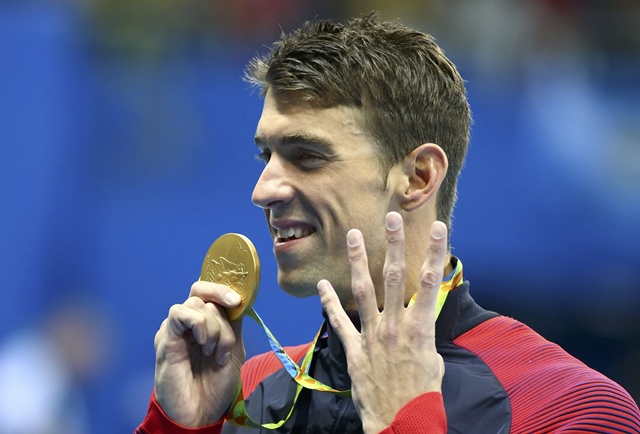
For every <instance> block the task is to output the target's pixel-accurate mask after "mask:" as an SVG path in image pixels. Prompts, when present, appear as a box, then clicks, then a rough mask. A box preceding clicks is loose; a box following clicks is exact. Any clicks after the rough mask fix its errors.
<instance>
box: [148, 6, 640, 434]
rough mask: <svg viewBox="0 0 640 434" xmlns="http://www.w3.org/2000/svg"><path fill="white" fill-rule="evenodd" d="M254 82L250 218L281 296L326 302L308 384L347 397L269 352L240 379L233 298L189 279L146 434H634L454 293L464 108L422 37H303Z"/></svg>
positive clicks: (634, 424)
mask: <svg viewBox="0 0 640 434" xmlns="http://www.w3.org/2000/svg"><path fill="white" fill-rule="evenodd" d="M248 74H249V77H250V80H251V81H252V82H253V83H255V84H257V85H259V86H260V87H261V88H262V91H263V94H264V109H263V112H262V116H261V118H260V121H259V123H258V127H257V131H256V144H257V146H258V148H259V149H260V157H261V158H262V159H263V160H264V161H265V168H264V170H263V172H262V175H261V176H260V179H259V180H258V182H257V184H256V186H255V190H254V192H253V201H254V203H255V204H256V205H258V206H260V207H262V208H263V209H264V210H265V213H266V216H267V219H268V221H269V228H270V231H271V234H272V236H273V240H274V253H275V256H276V259H277V263H278V283H279V285H280V286H281V287H282V289H284V290H285V291H286V292H288V293H290V294H291V295H294V296H296V297H306V296H311V295H315V294H319V296H320V300H321V302H322V305H323V308H324V312H325V319H326V322H327V323H328V325H327V331H326V334H324V333H323V332H324V330H322V333H320V337H319V339H318V341H317V342H315V343H313V344H307V345H302V346H299V347H293V348H289V349H287V352H288V353H289V354H290V356H291V358H292V359H293V360H294V361H296V362H298V363H301V364H302V365H303V366H305V367H306V368H305V369H308V374H309V375H310V376H311V377H312V378H313V379H314V380H309V381H307V383H314V381H316V380H317V382H321V383H323V384H324V385H326V386H328V387H330V388H333V389H336V390H349V389H350V391H351V393H350V396H345V395H347V394H345V393H339V394H336V393H331V392H326V391H317V390H308V389H302V388H301V387H298V383H296V381H294V379H293V378H292V376H290V375H289V374H288V373H287V370H286V369H284V368H283V367H282V366H281V365H280V364H279V362H278V361H277V359H276V358H275V357H274V356H273V355H272V354H271V353H269V354H265V355H261V356H257V357H255V358H253V359H251V360H249V361H247V362H246V363H244V358H245V353H244V347H243V344H242V322H241V321H234V322H231V323H230V322H229V321H228V320H227V318H226V315H225V311H224V309H225V308H226V307H234V306H236V305H237V304H238V303H239V297H238V296H237V294H235V293H234V292H233V291H232V290H231V289H230V288H228V287H226V286H224V285H219V284H214V283H208V282H196V283H195V284H194V285H193V286H192V287H191V292H190V296H189V298H188V299H187V300H186V301H185V302H184V303H183V304H181V305H176V306H173V307H172V308H171V309H170V311H169V316H168V318H167V319H166V320H165V321H164V322H163V324H162V326H161V327H160V330H159V331H158V333H157V335H156V339H155V345H156V357H157V359H156V360H157V363H156V379H155V389H154V394H153V396H152V401H151V404H150V406H149V414H148V415H147V418H146V419H145V421H144V422H143V424H142V425H141V426H140V427H139V428H138V430H137V431H136V432H137V433H187V432H201V433H217V432H224V433H241V432H242V433H249V432H255V430H254V429H253V428H249V427H246V426H242V425H251V424H252V423H253V422H250V421H248V419H247V418H246V416H245V415H244V414H243V412H242V411H240V412H239V413H236V412H235V410H236V409H237V408H238V406H237V405H236V403H237V401H239V400H240V399H241V397H242V395H243V396H245V397H246V401H245V405H246V408H247V410H248V411H247V413H248V415H249V417H250V418H251V419H252V420H253V421H255V424H254V425H256V426H258V427H259V426H260V425H267V426H270V427H271V428H276V427H279V428H277V432H283V433H301V432H313V433H315V432H318V433H319V432H327V433H340V432H348V433H352V432H353V433H357V432H366V433H377V432H386V433H417V432H434V433H436V432H447V430H448V431H449V432H459V433H507V432H512V433H525V432H532V433H533V432H535V433H539V432H630V433H631V432H640V412H639V411H638V407H637V405H636V404H635V403H634V402H633V400H632V399H631V398H630V396H629V395H628V394H627V393H626V392H625V391H624V390H623V389H622V388H621V387H620V386H618V385H617V384H615V383H614V382H612V381H611V380H609V379H607V378H606V377H604V376H602V375H601V374H599V373H597V372H595V371H593V370H591V369H589V368H587V367H586V366H585V365H583V364H582V363H580V362H579V361H578V360H576V359H574V358H573V357H571V356H569V355H568V354H567V353H566V352H564V351H563V350H562V349H560V348H559V347H558V346H556V345H554V344H552V343H549V342H547V341H545V340H544V339H542V338H541V337H540V336H539V335H537V334H536V333H535V332H533V331H532V330H531V329H529V328H527V327H526V326H524V325H523V324H521V323H518V322H517V321H514V320H512V319H509V318H506V317H502V316H499V315H498V314H496V313H493V312H489V311H485V310H483V309H482V308H480V307H479V306H478V305H476V304H475V303H474V301H473V299H472V298H471V297H470V295H469V282H468V281H460V282H458V281H457V280H456V279H461V277H462V276H461V268H462V267H461V262H460V261H459V260H458V259H457V258H455V257H453V256H451V255H450V254H449V253H448V252H449V243H448V234H447V227H448V226H450V221H451V212H452V209H453V205H454V202H455V198H456V181H457V177H458V174H459V171H460V168H461V167H462V163H463V160H464V157H465V154H466V149H467V144H468V140H469V124H470V110H469V107H468V103H467V100H466V95H465V88H464V84H463V80H462V78H461V77H460V75H459V74H458V72H457V70H456V68H455V66H454V65H453V64H452V63H451V62H450V61H449V60H448V59H447V58H446V57H445V56H444V54H443V52H442V51H441V50H440V49H439V47H438V46H437V45H436V44H435V43H434V41H433V40H432V38H431V37H429V36H428V35H424V34H422V33H419V32H416V31H413V30H411V29H408V28H406V27H404V26H402V25H400V24H398V23H396V22H381V21H379V20H378V19H377V18H376V17H375V16H374V15H370V16H367V17H364V18H361V19H355V20H352V21H350V22H348V23H347V24H346V25H339V24H334V23H332V22H329V21H319V22H315V23H306V24H305V25H304V26H303V27H302V28H301V29H300V30H299V31H297V32H295V33H293V34H292V35H289V36H286V35H283V36H282V37H281V39H280V40H279V41H278V42H277V43H276V44H275V45H274V46H273V48H272V51H271V53H270V54H269V55H268V56H267V57H266V58H264V59H260V58H258V59H255V60H254V61H253V62H252V63H251V64H250V66H249V71H248ZM443 276H445V279H444V280H445V281H446V282H447V283H446V284H442V285H441V282H442V281H443ZM443 294H444V296H443ZM444 297H446V299H444V306H441V305H442V302H443V298H444ZM440 307H441V310H440ZM436 316H437V320H436ZM305 353H307V355H308V358H307V357H305ZM303 359H305V360H304V361H303ZM294 376H295V374H294ZM240 381H241V383H240ZM239 384H242V392H243V394H242V395H237V392H238V387H239ZM314 384H315V383H314ZM238 396H240V397H238ZM225 415H226V416H225ZM225 417H227V418H229V419H232V421H233V422H234V423H235V424H236V425H241V426H236V425H231V424H229V423H225V422H224V418H225ZM269 424H271V425H269ZM262 430H263V431H262V432H268V429H266V428H262Z"/></svg>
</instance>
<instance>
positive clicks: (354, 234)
mask: <svg viewBox="0 0 640 434" xmlns="http://www.w3.org/2000/svg"><path fill="white" fill-rule="evenodd" d="M361 241H362V234H361V233H360V231H359V230H357V229H351V230H350V231H349V232H347V244H348V245H349V247H356V246H359V245H360V242H361Z"/></svg>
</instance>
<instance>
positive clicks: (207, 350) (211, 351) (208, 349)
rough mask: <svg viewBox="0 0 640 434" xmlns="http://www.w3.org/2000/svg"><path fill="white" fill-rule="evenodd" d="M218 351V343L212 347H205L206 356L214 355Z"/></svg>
mask: <svg viewBox="0 0 640 434" xmlns="http://www.w3.org/2000/svg"><path fill="white" fill-rule="evenodd" d="M215 349H216V343H215V342H214V343H213V344H212V345H209V346H206V347H204V354H205V356H210V355H211V354H213V351H214V350H215Z"/></svg>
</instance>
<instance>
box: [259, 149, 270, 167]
mask: <svg viewBox="0 0 640 434" xmlns="http://www.w3.org/2000/svg"><path fill="white" fill-rule="evenodd" d="M256 160H260V161H262V162H263V163H264V164H267V163H268V162H269V160H271V149H269V148H264V149H262V151H261V152H260V153H259V154H258V155H256Z"/></svg>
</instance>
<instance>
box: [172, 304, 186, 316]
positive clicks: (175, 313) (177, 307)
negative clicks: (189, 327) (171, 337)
mask: <svg viewBox="0 0 640 434" xmlns="http://www.w3.org/2000/svg"><path fill="white" fill-rule="evenodd" d="M182 308H183V306H182V305H181V304H174V305H173V306H171V307H170V308H169V318H175V317H177V316H179V315H180V312H181V311H182Z"/></svg>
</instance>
